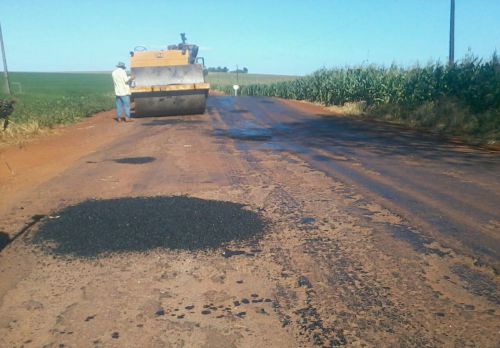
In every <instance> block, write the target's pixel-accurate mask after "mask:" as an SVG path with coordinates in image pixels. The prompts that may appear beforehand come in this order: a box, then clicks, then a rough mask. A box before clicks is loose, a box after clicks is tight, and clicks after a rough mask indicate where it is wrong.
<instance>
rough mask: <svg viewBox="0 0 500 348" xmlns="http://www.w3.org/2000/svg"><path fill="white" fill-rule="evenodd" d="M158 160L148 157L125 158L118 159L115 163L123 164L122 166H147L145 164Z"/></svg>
mask: <svg viewBox="0 0 500 348" xmlns="http://www.w3.org/2000/svg"><path fill="white" fill-rule="evenodd" d="M155 160H156V158H154V157H150V156H146V157H124V158H116V159H114V160H113V161H115V162H116V163H122V164H145V163H151V162H153V161H155Z"/></svg>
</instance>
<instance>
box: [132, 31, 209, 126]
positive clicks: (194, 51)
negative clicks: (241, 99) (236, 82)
mask: <svg viewBox="0 0 500 348" xmlns="http://www.w3.org/2000/svg"><path fill="white" fill-rule="evenodd" d="M181 40H182V42H181V43H179V44H176V45H169V46H167V49H165V50H159V51H150V50H147V48H145V47H143V46H137V47H135V48H134V51H133V52H130V68H131V73H132V76H134V80H133V82H132V85H131V88H130V91H131V93H132V101H133V102H134V104H135V115H136V116H176V115H192V114H203V113H204V112H205V107H206V102H207V96H208V91H209V89H210V84H208V83H206V82H205V75H204V65H205V64H204V63H205V62H204V59H203V58H202V57H197V55H198V46H196V45H191V44H187V43H186V35H185V34H184V33H181Z"/></svg>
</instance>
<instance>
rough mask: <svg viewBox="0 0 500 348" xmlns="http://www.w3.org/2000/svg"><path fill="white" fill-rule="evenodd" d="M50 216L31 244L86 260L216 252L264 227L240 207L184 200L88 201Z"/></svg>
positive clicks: (263, 220) (123, 199) (256, 214)
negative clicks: (157, 251) (118, 255)
mask: <svg viewBox="0 0 500 348" xmlns="http://www.w3.org/2000/svg"><path fill="white" fill-rule="evenodd" d="M52 216H53V218H51V219H47V220H46V221H44V222H43V223H42V224H41V225H40V227H39V228H38V230H37V231H36V233H35V235H34V237H33V243H34V244H36V245H39V246H41V247H42V249H43V250H45V251H46V252H49V253H53V254H57V255H67V256H76V257H90V258H92V257H97V256H106V255H110V254H113V253H118V252H144V251H148V250H151V249H156V248H164V249H173V250H192V251H195V250H206V249H216V248H219V247H221V246H224V245H225V244H227V243H229V242H233V241H244V240H249V239H253V238H256V237H258V236H259V235H261V234H262V233H263V232H264V230H265V228H266V224H267V223H266V220H265V219H264V218H263V217H262V216H261V215H260V214H258V213H256V212H253V211H251V210H248V209H247V208H246V207H245V206H244V205H241V204H236V203H231V202H224V201H214V200H204V199H199V198H191V197H186V196H158V197H138V198H118V199H109V200H88V201H84V202H82V203H79V204H77V205H73V206H70V207H67V208H65V209H63V210H61V211H59V212H57V213H54V214H53V215H52Z"/></svg>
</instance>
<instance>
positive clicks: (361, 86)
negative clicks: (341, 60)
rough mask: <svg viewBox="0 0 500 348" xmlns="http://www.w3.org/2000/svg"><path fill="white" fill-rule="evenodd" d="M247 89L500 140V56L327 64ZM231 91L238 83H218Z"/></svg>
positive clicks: (245, 91)
mask: <svg viewBox="0 0 500 348" xmlns="http://www.w3.org/2000/svg"><path fill="white" fill-rule="evenodd" d="M241 85H242V87H241V89H240V92H241V95H250V96H270V97H280V98H286V99H296V100H305V101H309V102H315V103H320V104H322V105H325V106H329V107H333V109H334V110H336V111H341V112H342V111H344V113H347V114H353V115H360V116H365V117H372V118H378V119H382V120H386V121H391V122H396V123H399V124H405V125H409V126H411V127H416V128H424V129H428V130H432V131H436V132H439V133H441V134H446V135H458V136H462V137H464V138H466V139H467V140H469V141H472V142H478V143H488V144H494V143H498V142H499V141H500V59H499V57H498V56H497V54H494V55H493V56H492V58H491V59H489V60H487V61H482V60H480V59H478V58H475V57H473V56H467V57H465V58H464V59H462V60H461V61H459V62H457V63H455V64H454V65H452V66H448V65H444V64H441V63H433V64H428V65H426V66H414V67H412V68H402V67H398V66H395V65H393V66H391V67H388V68H385V67H379V66H363V67H349V68H341V69H321V70H318V71H316V72H315V73H313V74H311V75H308V76H305V77H301V78H297V79H295V80H292V81H284V82H274V83H265V84H262V83H256V84H241ZM214 87H215V88H217V89H219V90H221V91H223V92H224V93H226V94H232V93H234V92H233V90H232V86H230V85H226V86H220V85H216V86H214Z"/></svg>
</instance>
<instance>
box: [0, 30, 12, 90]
mask: <svg viewBox="0 0 500 348" xmlns="http://www.w3.org/2000/svg"><path fill="white" fill-rule="evenodd" d="M0 47H1V48H2V58H3V73H4V75H5V86H6V88H7V94H9V95H12V92H11V90H10V80H9V70H8V69H7V58H6V57H5V47H4V45H3V35H2V25H1V24H0Z"/></svg>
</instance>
